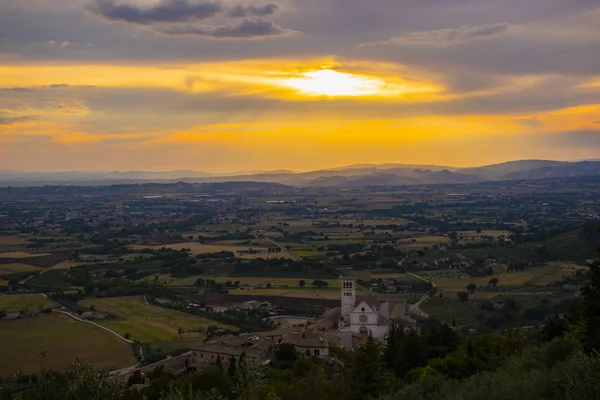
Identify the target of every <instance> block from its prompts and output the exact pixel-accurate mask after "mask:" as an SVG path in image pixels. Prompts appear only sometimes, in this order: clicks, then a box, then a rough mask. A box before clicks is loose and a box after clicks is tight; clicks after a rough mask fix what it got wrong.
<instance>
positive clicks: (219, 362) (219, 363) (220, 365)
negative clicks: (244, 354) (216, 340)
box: [215, 355, 223, 369]
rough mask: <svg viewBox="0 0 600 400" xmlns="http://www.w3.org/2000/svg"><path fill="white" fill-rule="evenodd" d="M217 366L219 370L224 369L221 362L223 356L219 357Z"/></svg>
mask: <svg viewBox="0 0 600 400" xmlns="http://www.w3.org/2000/svg"><path fill="white" fill-rule="evenodd" d="M215 365H216V366H217V367H218V368H221V369H223V361H221V356H219V355H217V361H216V362H215Z"/></svg>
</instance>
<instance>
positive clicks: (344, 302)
mask: <svg viewBox="0 0 600 400" xmlns="http://www.w3.org/2000/svg"><path fill="white" fill-rule="evenodd" d="M341 283H342V285H341V286H342V289H341V310H340V316H339V321H338V337H339V339H340V344H341V345H342V346H344V347H345V348H347V349H351V348H353V347H354V345H355V344H356V343H357V342H360V341H361V338H364V337H366V336H372V337H373V338H374V339H376V340H378V341H384V340H385V339H386V336H387V333H388V331H389V330H390V328H391V327H392V326H393V325H396V326H402V327H403V328H404V329H418V327H417V324H416V321H415V320H414V319H412V318H411V317H410V315H409V312H408V307H407V305H406V301H405V300H404V299H393V300H390V299H383V298H379V297H377V296H365V297H364V298H359V299H357V296H356V280H355V279H353V278H349V277H344V278H342V282H341Z"/></svg>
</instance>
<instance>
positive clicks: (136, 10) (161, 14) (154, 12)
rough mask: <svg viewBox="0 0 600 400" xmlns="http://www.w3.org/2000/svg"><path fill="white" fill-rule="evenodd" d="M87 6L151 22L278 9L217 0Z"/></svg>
mask: <svg viewBox="0 0 600 400" xmlns="http://www.w3.org/2000/svg"><path fill="white" fill-rule="evenodd" d="M87 9H88V10H89V11H91V12H93V13H94V14H97V15H100V16H102V17H104V18H106V19H109V20H112V21H123V22H129V23H133V24H140V25H150V24H154V23H181V22H192V21H201V20H204V19H208V18H212V17H215V16H217V15H221V14H223V15H226V16H229V17H232V18H242V17H249V16H253V17H260V16H266V15H272V14H274V13H275V12H277V10H278V9H279V8H278V7H277V5H276V4H275V3H269V4H265V5H235V6H233V7H227V6H225V5H224V4H223V3H222V2H221V1H220V0H213V1H211V0H160V1H159V2H158V3H157V4H155V5H154V6H150V7H140V6H137V5H133V4H117V3H116V2H115V0H94V2H93V3H91V4H89V5H88V6H87Z"/></svg>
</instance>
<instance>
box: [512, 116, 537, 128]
mask: <svg viewBox="0 0 600 400" xmlns="http://www.w3.org/2000/svg"><path fill="white" fill-rule="evenodd" d="M515 122H516V123H518V124H519V125H521V126H524V127H525V128H533V129H537V128H540V127H541V126H542V122H541V121H540V120H539V119H538V118H536V117H530V118H517V119H515Z"/></svg>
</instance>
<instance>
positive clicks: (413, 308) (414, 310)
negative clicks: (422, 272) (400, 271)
mask: <svg viewBox="0 0 600 400" xmlns="http://www.w3.org/2000/svg"><path fill="white" fill-rule="evenodd" d="M406 258H407V257H404V258H403V259H402V260H400V261H398V265H399V266H400V267H401V266H402V264H404V261H405V260H406ZM404 270H405V271H406V273H407V274H408V275H410V276H413V277H415V278H417V279H419V280H421V281H423V282H427V283H431V286H433V288H434V289H436V288H437V285H436V284H435V283H434V282H433V281H429V280H427V279H425V278H423V277H422V276H419V275H417V274H415V273H414V272H410V271H409V270H407V269H406V268H405V269H404ZM429 297H431V296H430V295H429V294H427V293H426V294H424V295H423V296H422V297H421V298H420V299H419V301H417V302H416V303H415V304H411V305H410V306H409V307H408V311H409V312H411V313H415V314H418V315H420V316H421V317H423V318H429V314H427V313H426V312H425V311H423V310H421V304H423V302H424V301H425V300H427V299H428V298H429Z"/></svg>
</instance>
